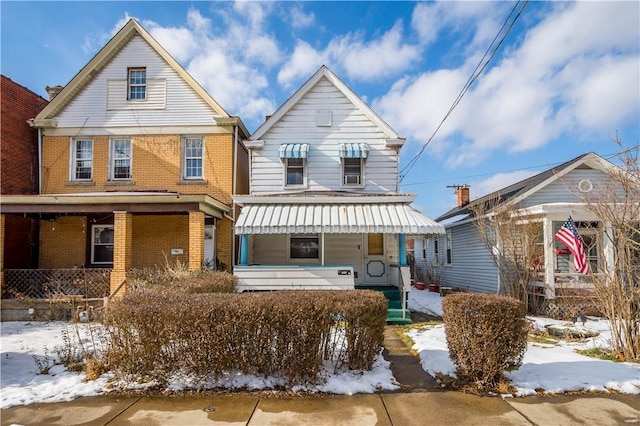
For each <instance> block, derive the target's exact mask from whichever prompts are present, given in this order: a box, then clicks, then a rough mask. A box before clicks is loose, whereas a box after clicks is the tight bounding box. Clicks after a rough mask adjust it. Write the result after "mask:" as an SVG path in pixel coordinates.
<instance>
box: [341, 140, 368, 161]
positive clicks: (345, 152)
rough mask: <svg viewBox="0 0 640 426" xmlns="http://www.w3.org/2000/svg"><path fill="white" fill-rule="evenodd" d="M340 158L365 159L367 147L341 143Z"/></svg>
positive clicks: (360, 144) (364, 144)
mask: <svg viewBox="0 0 640 426" xmlns="http://www.w3.org/2000/svg"><path fill="white" fill-rule="evenodd" d="M339 153H340V158H367V155H369V146H368V145H367V144H366V143H341V144H340V152H339Z"/></svg>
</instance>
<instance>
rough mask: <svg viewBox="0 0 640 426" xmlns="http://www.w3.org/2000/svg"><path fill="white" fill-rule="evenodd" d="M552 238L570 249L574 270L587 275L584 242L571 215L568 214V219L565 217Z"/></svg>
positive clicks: (587, 264)
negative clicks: (564, 220) (565, 219)
mask: <svg viewBox="0 0 640 426" xmlns="http://www.w3.org/2000/svg"><path fill="white" fill-rule="evenodd" d="M553 238H555V239H556V240H558V241H560V242H561V243H562V244H564V245H565V246H567V248H568V249H569V251H571V253H572V254H573V267H574V268H575V270H576V272H580V273H581V274H586V275H588V274H589V263H588V262H587V255H586V254H585V252H584V244H583V243H582V238H580V234H578V230H577V229H576V225H575V224H574V223H573V219H572V218H571V216H569V219H567V221H566V222H565V223H564V225H562V228H560V230H559V231H558V232H557V233H556V235H555V236H554V237H553Z"/></svg>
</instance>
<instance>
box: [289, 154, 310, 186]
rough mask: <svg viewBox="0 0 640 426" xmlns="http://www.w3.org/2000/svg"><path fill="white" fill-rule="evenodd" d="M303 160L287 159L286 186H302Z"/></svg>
mask: <svg viewBox="0 0 640 426" xmlns="http://www.w3.org/2000/svg"><path fill="white" fill-rule="evenodd" d="M304 161H305V160H304V158H287V159H285V162H286V165H285V167H286V169H287V172H286V174H287V176H286V182H285V184H286V186H298V185H304Z"/></svg>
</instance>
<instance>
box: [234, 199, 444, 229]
mask: <svg viewBox="0 0 640 426" xmlns="http://www.w3.org/2000/svg"><path fill="white" fill-rule="evenodd" d="M235 233H236V234H238V235H241V234H287V233H288V234H304V233H333V234H347V233H351V234H354V233H371V234H374V233H385V234H406V235H420V236H422V235H433V234H444V227H443V226H442V225H440V224H439V223H437V222H435V221H434V220H432V219H429V218H428V217H426V216H424V215H423V214H422V213H420V212H418V211H417V210H415V209H413V208H412V207H411V206H409V205H408V204H405V203H370V204H366V203H345V204H343V203H335V204H306V203H291V204H283V203H276V204H246V205H244V206H243V207H242V210H241V212H240V216H239V217H238V219H237V220H236V225H235Z"/></svg>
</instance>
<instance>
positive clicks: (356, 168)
mask: <svg viewBox="0 0 640 426" xmlns="http://www.w3.org/2000/svg"><path fill="white" fill-rule="evenodd" d="M363 169H364V161H363V159H362V158H343V159H342V184H343V185H344V186H362V184H363V179H362V175H363V173H362V170H363Z"/></svg>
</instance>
